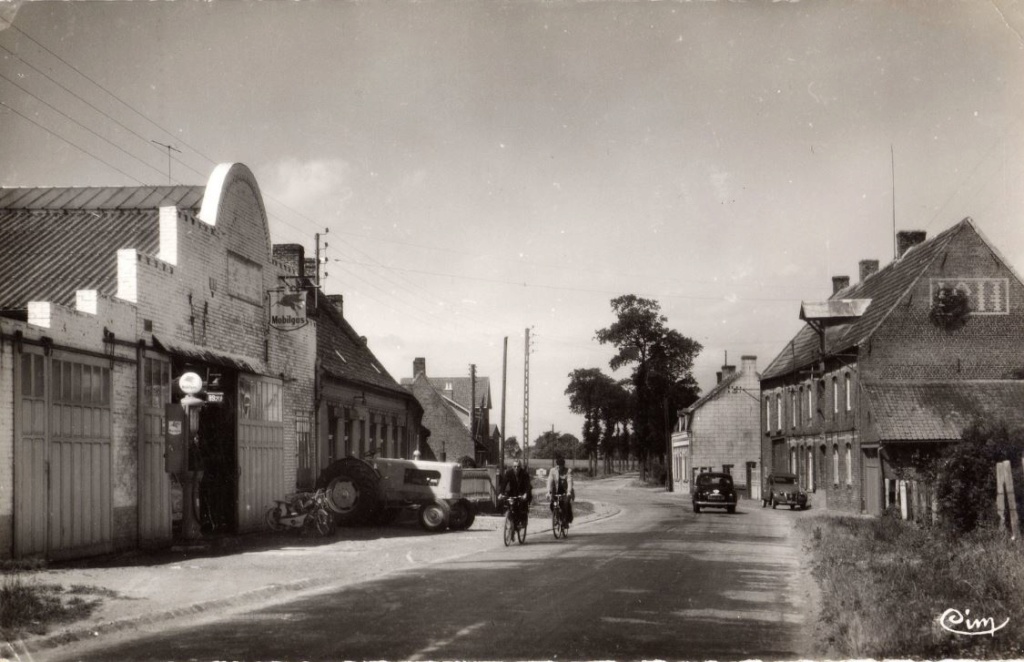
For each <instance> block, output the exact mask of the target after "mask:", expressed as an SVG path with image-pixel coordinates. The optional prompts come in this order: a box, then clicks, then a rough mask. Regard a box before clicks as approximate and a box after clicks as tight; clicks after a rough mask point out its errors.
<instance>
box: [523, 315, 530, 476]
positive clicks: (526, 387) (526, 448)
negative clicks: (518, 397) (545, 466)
mask: <svg viewBox="0 0 1024 662" xmlns="http://www.w3.org/2000/svg"><path fill="white" fill-rule="evenodd" d="M524 354H525V357H524V360H525V366H524V368H523V458H524V461H523V464H525V465H526V468H527V469H529V468H530V329H526V351H525V352H524Z"/></svg>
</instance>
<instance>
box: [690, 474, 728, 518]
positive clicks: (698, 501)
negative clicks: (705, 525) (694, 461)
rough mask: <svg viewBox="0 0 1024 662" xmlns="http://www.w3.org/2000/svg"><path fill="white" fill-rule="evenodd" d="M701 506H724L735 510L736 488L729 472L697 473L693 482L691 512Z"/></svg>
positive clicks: (698, 509) (697, 510)
mask: <svg viewBox="0 0 1024 662" xmlns="http://www.w3.org/2000/svg"><path fill="white" fill-rule="evenodd" d="M701 508H725V509H726V510H727V511H728V512H730V513H734V512H736V488H734V487H733V484H732V476H730V475H729V474H720V473H710V472H705V473H702V474H698V475H697V479H696V480H695V481H694V483H693V512H695V513H699V512H700V509H701Z"/></svg>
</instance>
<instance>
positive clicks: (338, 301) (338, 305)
mask: <svg viewBox="0 0 1024 662" xmlns="http://www.w3.org/2000/svg"><path fill="white" fill-rule="evenodd" d="M327 300H328V301H330V302H331V303H332V304H334V309H335V310H337V311H338V314H339V315H341V316H342V317H344V316H345V296H344V295H342V294H328V295H327Z"/></svg>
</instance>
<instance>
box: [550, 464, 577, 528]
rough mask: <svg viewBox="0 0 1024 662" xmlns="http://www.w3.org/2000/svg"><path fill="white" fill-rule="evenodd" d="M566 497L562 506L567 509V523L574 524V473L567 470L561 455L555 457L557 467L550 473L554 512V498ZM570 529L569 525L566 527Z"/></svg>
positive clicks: (551, 506) (551, 500) (552, 508)
mask: <svg viewBox="0 0 1024 662" xmlns="http://www.w3.org/2000/svg"><path fill="white" fill-rule="evenodd" d="M552 496H554V497H555V498H558V497H560V496H565V497H566V498H565V499H563V500H562V504H563V506H564V507H565V521H566V522H572V500H573V499H575V498H576V491H575V490H574V489H573V486H572V471H571V470H569V469H566V468H565V458H564V457H562V456H561V455H558V456H556V457H555V466H554V467H553V468H552V469H551V471H550V472H549V473H548V501H550V502H551V505H550V506H549V507H550V508H551V510H552V511H554V509H555V501H554V499H553V498H552ZM566 526H567V527H568V524H567V525H566Z"/></svg>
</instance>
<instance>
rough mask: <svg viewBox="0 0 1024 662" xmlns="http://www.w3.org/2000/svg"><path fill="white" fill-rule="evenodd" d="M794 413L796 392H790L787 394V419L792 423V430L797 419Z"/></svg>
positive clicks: (795, 409)
mask: <svg viewBox="0 0 1024 662" xmlns="http://www.w3.org/2000/svg"><path fill="white" fill-rule="evenodd" d="M796 411H797V399H796V391H790V392H789V417H790V419H791V420H792V421H793V428H794V429H795V428H796V419H797V413H796Z"/></svg>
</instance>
